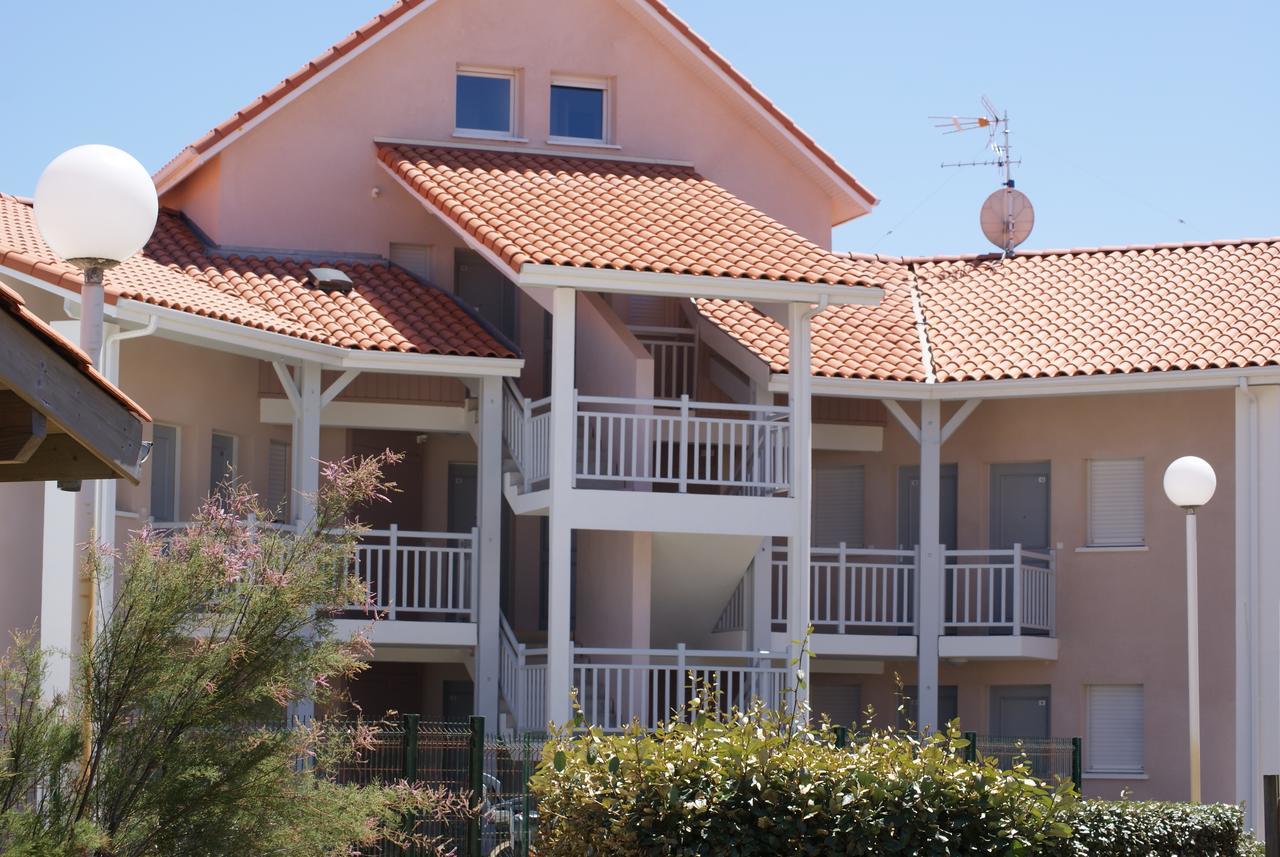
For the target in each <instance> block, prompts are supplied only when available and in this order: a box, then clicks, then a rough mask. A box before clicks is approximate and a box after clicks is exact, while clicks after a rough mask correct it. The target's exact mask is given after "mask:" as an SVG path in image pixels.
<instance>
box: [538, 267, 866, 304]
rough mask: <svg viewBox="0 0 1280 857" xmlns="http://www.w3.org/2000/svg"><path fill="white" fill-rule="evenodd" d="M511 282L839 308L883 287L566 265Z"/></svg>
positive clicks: (539, 270)
mask: <svg viewBox="0 0 1280 857" xmlns="http://www.w3.org/2000/svg"><path fill="white" fill-rule="evenodd" d="M516 282H517V283H518V284H519V285H521V286H524V287H526V288H537V287H542V288H562V287H568V288H572V289H580V290H583V291H590V292H619V293H623V294H634V295H665V296H668V297H680V298H710V299H722V300H744V301H774V302H780V303H810V304H827V305H830V306H836V305H841V304H858V305H862V306H874V305H876V304H878V303H880V299H881V297H883V295H884V290H883V289H879V288H870V287H867V286H834V285H829V284H827V283H792V282H786V281H779V280H752V279H747V278H745V277H715V276H709V275H704V274H659V273H654V272H652V271H623V270H619V269H615V268H576V267H573V266H570V265H534V264H529V263H526V264H525V265H523V266H522V267H521V268H520V273H519V274H518V275H517V277H516Z"/></svg>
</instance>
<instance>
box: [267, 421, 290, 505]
mask: <svg viewBox="0 0 1280 857" xmlns="http://www.w3.org/2000/svg"><path fill="white" fill-rule="evenodd" d="M266 500H267V510H268V511H270V512H271V513H272V514H274V515H276V516H277V519H278V520H281V521H287V520H289V444H287V443H285V442H284V441H280V440H273V441H271V444H270V446H269V447H268V448H267V497H266Z"/></svg>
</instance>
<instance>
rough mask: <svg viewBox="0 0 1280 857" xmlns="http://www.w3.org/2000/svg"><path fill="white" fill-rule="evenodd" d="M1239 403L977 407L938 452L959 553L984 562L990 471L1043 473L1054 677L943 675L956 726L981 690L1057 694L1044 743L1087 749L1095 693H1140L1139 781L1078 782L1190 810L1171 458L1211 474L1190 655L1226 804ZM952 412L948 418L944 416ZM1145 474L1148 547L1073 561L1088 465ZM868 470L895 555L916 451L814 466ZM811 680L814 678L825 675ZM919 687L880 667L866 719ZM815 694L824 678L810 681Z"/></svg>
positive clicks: (869, 519)
mask: <svg viewBox="0 0 1280 857" xmlns="http://www.w3.org/2000/svg"><path fill="white" fill-rule="evenodd" d="M1233 408H1234V403H1233V398H1232V393H1231V392H1230V391H1203V392H1186V393H1159V394H1156V393H1152V394H1143V395H1122V396H1092V397H1069V398H1056V399H1022V400H1012V399H1011V400H998V401H989V402H985V403H983V404H982V405H981V406H980V407H979V408H978V409H977V410H976V411H975V412H974V413H973V414H972V415H971V416H970V417H969V419H968V421H967V422H966V423H965V424H964V425H963V426H962V427H961V428H960V429H959V430H958V431H957V432H956V433H955V435H954V436H953V437H952V438H951V439H950V440H949V441H948V442H947V444H945V445H944V447H943V453H942V460H943V462H957V463H958V465H959V483H958V484H959V489H958V493H959V512H958V524H959V540H960V544H959V547H961V548H980V547H987V546H988V508H987V507H988V505H989V473H990V466H991V465H992V464H993V463H997V462H1019V461H1049V462H1050V464H1051V477H1050V479H1051V488H1052V493H1051V511H1050V515H1051V525H1050V526H1051V532H1052V539H1053V541H1054V542H1055V543H1060V544H1061V548H1060V549H1059V550H1058V551H1057V575H1058V582H1057V622H1058V625H1057V627H1058V638H1059V657H1058V660H1057V661H1056V662H1052V663H1049V662H1014V661H987V662H981V661H970V662H967V663H954V662H948V661H946V660H944V661H943V663H942V666H941V683H942V684H944V685H946V684H955V685H958V686H959V707H960V719H961V725H962V728H964V729H972V730H974V731H977V732H986V731H988V729H989V712H988V703H989V697H990V688H991V687H992V686H995V685H1027V684H1047V685H1050V686H1051V705H1052V710H1051V728H1052V731H1053V734H1054V735H1057V736H1082V737H1084V739H1085V740H1086V742H1087V741H1088V735H1087V734H1086V733H1087V730H1086V728H1085V691H1084V688H1085V686H1086V685H1089V684H1142V685H1143V686H1144V702H1145V719H1146V773H1147V777H1148V779H1145V780H1100V779H1095V780H1087V781H1086V784H1085V785H1086V790H1087V792H1088V793H1089V794H1093V795H1114V794H1118V793H1119V791H1120V789H1121V788H1122V787H1125V786H1127V787H1129V788H1130V789H1132V791H1133V794H1134V795H1135V796H1137V797H1160V798H1169V799H1185V798H1187V796H1188V794H1189V792H1188V786H1187V782H1188V780H1187V765H1188V762H1187V740H1186V733H1187V702H1186V698H1187V697H1186V693H1187V692H1186V608H1185V592H1186V590H1185V577H1184V574H1185V572H1184V569H1185V565H1184V549H1183V524H1184V517H1183V513H1182V512H1181V511H1179V510H1178V509H1176V508H1174V507H1173V506H1171V505H1170V504H1169V502H1168V500H1166V499H1165V497H1164V493H1163V489H1162V487H1161V478H1162V476H1163V473H1164V468H1165V467H1166V466H1167V465H1168V463H1169V462H1170V461H1172V460H1173V459H1174V458H1176V457H1178V456H1180V455H1186V454H1195V455H1200V456H1202V457H1204V458H1206V459H1207V460H1208V461H1209V462H1210V463H1211V464H1212V465H1213V466H1214V468H1215V469H1216V470H1217V473H1218V490H1217V494H1216V495H1215V497H1214V499H1213V502H1212V503H1210V504H1209V505H1208V506H1207V507H1205V508H1204V509H1203V510H1202V511H1201V513H1200V519H1199V526H1200V581H1201V582H1200V622H1201V633H1200V646H1201V671H1202V677H1201V684H1202V699H1203V700H1204V704H1203V719H1204V729H1203V741H1204V751H1203V755H1204V790H1205V797H1206V799H1210V800H1230V799H1232V796H1233V790H1234V780H1233V777H1234V757H1235V756H1234V753H1235V747H1234V741H1235V729H1234V716H1233V713H1232V712H1233V710H1234V693H1235V690H1234V688H1235V685H1234V653H1235V650H1234V646H1235V634H1234V631H1233V627H1234V608H1233V590H1234V568H1235V566H1234V563H1235V555H1234V529H1233V527H1234V516H1235V508H1234V488H1233V474H1234V434H1233V432H1234V410H1233ZM948 410H951V409H948ZM1133 457H1141V458H1142V459H1143V460H1144V462H1145V486H1146V497H1145V500H1146V538H1147V544H1148V548H1147V549H1146V550H1141V551H1123V552H1079V551H1078V550H1077V549H1078V548H1081V547H1083V546H1084V545H1085V544H1086V541H1087V534H1086V524H1087V519H1086V505H1087V495H1086V484H1087V483H1086V462H1087V461H1088V459H1090V458H1133ZM815 458H816V461H817V462H818V463H821V462H823V461H840V460H843V461H849V462H851V463H861V464H863V465H864V466H865V468H866V471H865V472H866V497H867V511H866V527H867V543H868V544H870V545H878V546H893V545H894V544H895V543H896V524H897V521H896V518H897V508H898V506H897V490H898V488H897V468H898V467H899V466H900V465H904V464H915V463H918V448H917V447H916V445H915V443H914V441H912V440H911V438H910V437H909V436H908V435H907V434H906V433H905V432H904V431H903V430H902V429H901V427H899V426H898V425H897V424H896V423H894V422H892V421H891V422H890V424H889V425H888V427H887V429H886V431H885V444H884V451H883V452H882V453H857V454H838V453H819V454H817V456H816V457H815ZM821 669H822V668H821V666H818V667H816V670H817V671H821ZM895 672H896V673H898V674H899V675H901V676H902V678H903V681H904V683H906V684H911V683H913V682H914V676H915V663H914V661H902V662H893V661H891V662H888V663H887V664H886V665H885V673H884V674H883V675H880V676H867V677H865V678H863V679H861V680H859V682H858V683H859V684H860V685H861V687H862V691H861V701H862V704H863V705H868V704H869V705H872V706H874V707H875V708H876V710H877V711H880V712H884V713H886V714H888V715H889V716H890V717H892V716H893V713H894V712H895V711H896V708H897V701H896V699H895V697H894V685H893V674H894V673H895ZM819 680H821V676H819Z"/></svg>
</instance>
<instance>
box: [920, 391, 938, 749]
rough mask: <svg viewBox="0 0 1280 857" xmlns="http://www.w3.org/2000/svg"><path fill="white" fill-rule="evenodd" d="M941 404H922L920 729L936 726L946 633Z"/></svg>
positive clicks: (934, 402) (930, 729)
mask: <svg viewBox="0 0 1280 857" xmlns="http://www.w3.org/2000/svg"><path fill="white" fill-rule="evenodd" d="M941 482H942V406H941V404H940V403H939V402H937V401H936V400H926V401H924V402H921V403H920V551H919V556H920V567H919V568H918V569H917V570H916V574H917V577H918V579H919V583H918V586H919V604H918V605H917V608H916V619H917V624H918V625H919V628H918V631H917V633H918V637H917V639H918V640H919V642H918V646H919V649H918V667H917V670H918V675H917V677H916V688H917V689H916V696H917V697H918V699H917V706H918V707H917V709H916V711H917V714H916V720H917V725H918V726H919V727H920V729H921V731H933V730H936V729H938V727H939V726H940V725H941V724H940V723H938V636H939V635H940V634H941V633H942V591H943V586H942V580H943V553H942V546H941V545H940V544H939V542H940V541H941V534H940V529H941V517H942V516H941V509H940V502H941V501H940V498H941Z"/></svg>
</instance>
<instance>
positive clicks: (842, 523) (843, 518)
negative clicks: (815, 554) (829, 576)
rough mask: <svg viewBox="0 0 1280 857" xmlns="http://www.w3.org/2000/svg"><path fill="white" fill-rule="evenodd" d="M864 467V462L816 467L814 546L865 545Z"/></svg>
mask: <svg viewBox="0 0 1280 857" xmlns="http://www.w3.org/2000/svg"><path fill="white" fill-rule="evenodd" d="M864 484H865V470H864V468H863V466H862V465H861V464H852V465H839V466H830V465H828V466H822V465H816V466H815V467H814V468H813V546H814V547H816V548H834V547H838V546H839V545H840V544H841V543H843V544H844V545H845V546H846V547H851V548H860V547H862V546H863V514H864V511H863V510H864V505H865V502H864V497H865V487H864Z"/></svg>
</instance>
